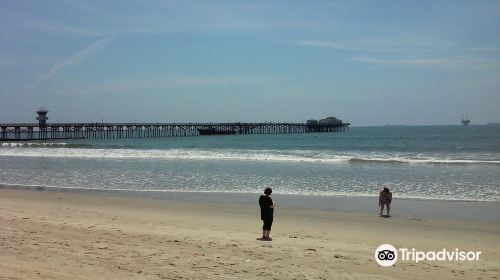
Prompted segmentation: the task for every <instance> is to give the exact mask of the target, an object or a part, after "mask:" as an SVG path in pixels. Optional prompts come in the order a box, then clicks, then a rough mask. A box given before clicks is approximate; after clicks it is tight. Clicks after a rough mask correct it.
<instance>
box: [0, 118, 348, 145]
mask: <svg viewBox="0 0 500 280" xmlns="http://www.w3.org/2000/svg"><path fill="white" fill-rule="evenodd" d="M348 127H349V123H343V122H338V123H315V124H306V123H239V122H238V123H45V124H43V125H40V123H0V141H30V140H55V139H93V138H151V137H174V136H196V135H200V130H202V131H203V130H206V129H213V130H215V131H231V132H233V133H231V134H285V133H313V132H344V131H346V129H347V128H348ZM221 134H222V133H221Z"/></svg>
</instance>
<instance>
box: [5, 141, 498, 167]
mask: <svg viewBox="0 0 500 280" xmlns="http://www.w3.org/2000/svg"><path fill="white" fill-rule="evenodd" d="M14 144H21V143H2V148H0V156H8V157H43V158H89V159H158V160H237V161H269V162H314V163H326V164H341V163H348V164H449V165H469V164H498V165H500V159H499V158H498V156H497V155H494V154H469V155H463V154H449V155H431V154H429V155H423V154H389V153H362V152H336V151H314V150H306V151H303V150H235V149H206V150H200V149H165V150H161V149H131V148H123V146H116V147H109V146H108V147H106V148H95V145H92V147H94V148H92V149H89V148H86V147H87V146H89V145H87V144H67V143H37V144H32V143H22V145H14ZM23 145H27V146H23Z"/></svg>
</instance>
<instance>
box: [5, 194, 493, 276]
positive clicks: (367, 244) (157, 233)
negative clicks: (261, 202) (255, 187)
mask: <svg viewBox="0 0 500 280" xmlns="http://www.w3.org/2000/svg"><path fill="white" fill-rule="evenodd" d="M256 201H257V198H256ZM260 228H261V221H260V220H259V209H258V206H257V207H250V206H246V205H245V206H238V205H231V204H210V203H193V202H182V201H170V200H153V199H139V198H128V197H113V196H110V195H102V194H82V193H73V192H54V191H25V190H0V279H1V280H4V279H499V278H500V250H499V247H500V224H499V223H486V222H465V221H452V220H430V219H417V218H410V219H409V218H402V217H391V218H389V219H384V218H379V217H377V215H375V214H359V213H339V212H331V211H315V210H303V209H280V208H277V209H276V213H275V223H274V225H273V231H272V233H271V236H272V237H273V238H274V241H272V242H262V241H257V240H256V238H257V237H259V235H260V234H261V230H260ZM383 243H390V244H392V245H395V246H396V247H408V248H412V247H415V248H417V249H419V250H439V249H442V248H448V249H451V250H453V249H454V248H456V247H458V248H460V249H462V250H466V251H469V250H473V251H482V255H481V259H480V261H479V262H427V261H426V262H422V263H418V264H415V263H411V262H398V263H396V265H395V266H393V267H389V268H383V267H380V266H379V265H378V264H377V263H376V262H375V260H374V250H375V249H376V248H377V247H378V245H380V244H383Z"/></svg>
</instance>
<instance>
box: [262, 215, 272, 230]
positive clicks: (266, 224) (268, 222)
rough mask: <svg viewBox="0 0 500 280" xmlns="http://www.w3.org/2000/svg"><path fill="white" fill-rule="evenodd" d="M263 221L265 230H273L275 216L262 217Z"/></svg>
mask: <svg viewBox="0 0 500 280" xmlns="http://www.w3.org/2000/svg"><path fill="white" fill-rule="evenodd" d="M262 221H263V222H264V225H263V226H262V229H263V230H271V226H272V225H273V218H272V217H270V218H264V219H262Z"/></svg>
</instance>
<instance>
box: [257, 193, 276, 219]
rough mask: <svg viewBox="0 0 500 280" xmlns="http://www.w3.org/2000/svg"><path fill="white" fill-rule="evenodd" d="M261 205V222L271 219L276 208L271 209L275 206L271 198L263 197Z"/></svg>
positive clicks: (260, 200)
mask: <svg viewBox="0 0 500 280" xmlns="http://www.w3.org/2000/svg"><path fill="white" fill-rule="evenodd" d="M259 205H260V219H261V220H264V219H270V218H272V217H273V213H274V208H271V207H269V206H272V205H273V200H272V199H271V197H270V196H267V195H261V196H260V198H259Z"/></svg>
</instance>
